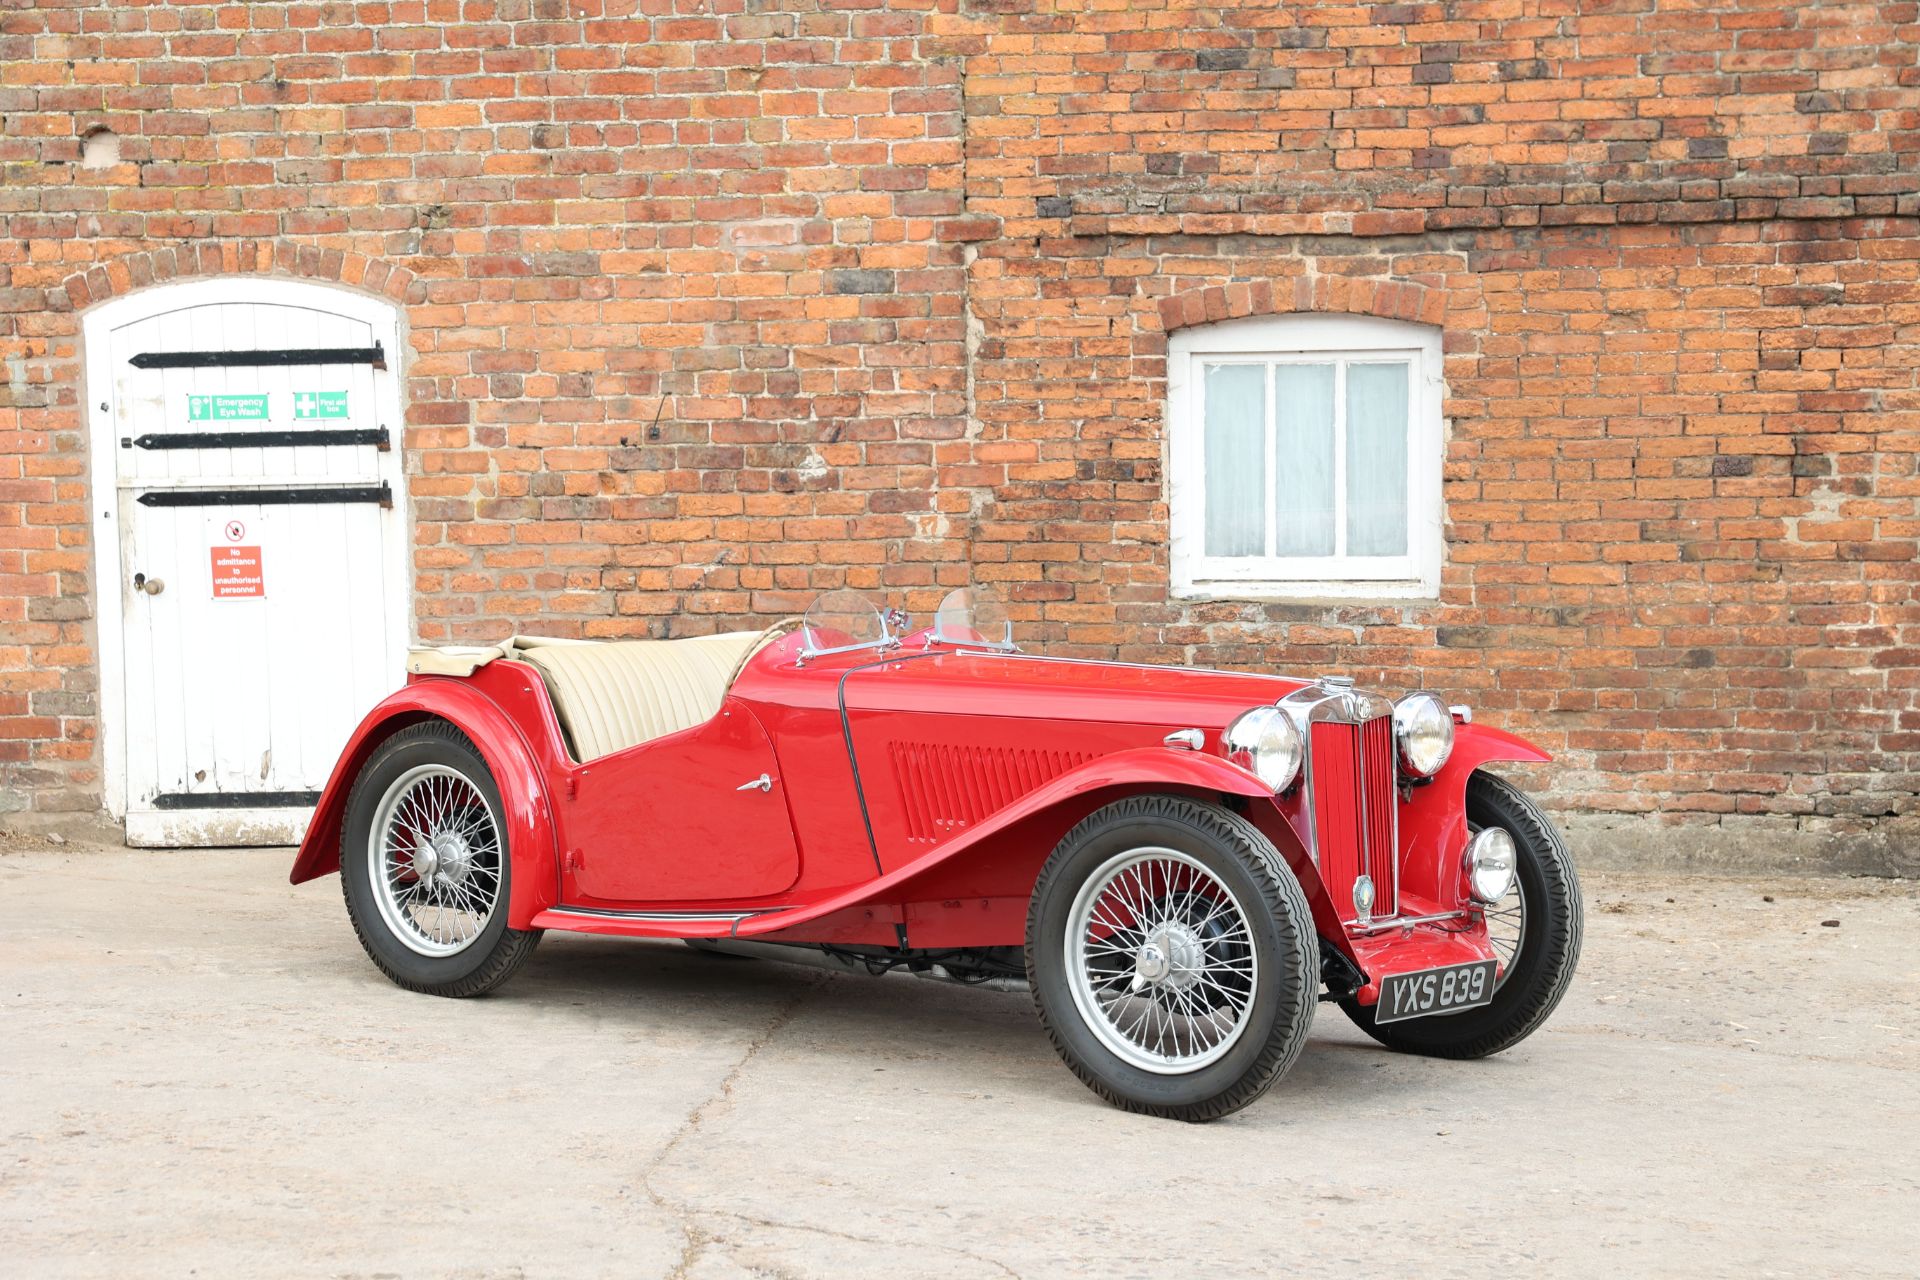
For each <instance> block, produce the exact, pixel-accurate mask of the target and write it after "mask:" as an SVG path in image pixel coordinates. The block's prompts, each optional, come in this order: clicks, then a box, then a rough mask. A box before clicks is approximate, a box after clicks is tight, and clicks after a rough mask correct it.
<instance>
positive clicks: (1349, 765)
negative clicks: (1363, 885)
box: [1310, 716, 1400, 920]
mask: <svg viewBox="0 0 1920 1280" xmlns="http://www.w3.org/2000/svg"><path fill="white" fill-rule="evenodd" d="M1312 728H1313V738H1312V755H1311V758H1310V768H1311V769H1312V787H1313V822H1314V836H1315V839H1316V842H1317V843H1318V844H1319V847H1320V848H1319V852H1320V875H1321V877H1322V878H1323V879H1324V880H1325V881H1326V885H1327V892H1328V893H1329V894H1331V895H1332V897H1333V905H1334V909H1335V910H1337V911H1338V912H1339V913H1340V918H1341V919H1342V920H1352V919H1354V918H1355V917H1356V916H1357V915H1358V912H1356V911H1355V910H1354V906H1353V884H1354V881H1355V880H1357V879H1358V878H1359V877H1360V876H1361V875H1362V874H1365V875H1368V876H1371V877H1372V878H1373V893H1374V898H1373V912H1372V914H1373V916H1374V917H1380V916H1391V915H1393V914H1394V913H1395V912H1396V911H1397V910H1398V909H1399V905H1400V903H1399V872H1398V863H1399V849H1398V844H1399V822H1398V814H1397V812H1396V806H1397V805H1398V803H1399V796H1398V795H1397V794H1396V792H1395V787H1394V751H1393V718H1392V717H1391V716H1375V717H1374V718H1373V719H1371V720H1368V721H1366V722H1365V723H1362V724H1342V723H1338V722H1327V721H1322V722H1319V723H1316V724H1314V725H1313V726H1312Z"/></svg>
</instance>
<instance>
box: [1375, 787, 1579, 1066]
mask: <svg viewBox="0 0 1920 1280" xmlns="http://www.w3.org/2000/svg"><path fill="white" fill-rule="evenodd" d="M1467 822H1468V824H1469V825H1470V826H1472V827H1473V828H1474V829H1475V830H1479V829H1481V828H1483V827H1505V828H1506V829H1507V832H1508V834H1510V835H1511V836H1512V837H1513V843H1514V848H1515V852H1516V853H1517V854H1518V855H1519V857H1518V865H1517V867H1516V868H1515V870H1516V873H1517V875H1518V878H1519V881H1520V892H1521V893H1522V894H1523V895H1524V897H1525V899H1526V927H1525V929H1524V931H1523V932H1522V934H1521V937H1520V950H1519V953H1518V955H1517V957H1516V958H1515V960H1514V964H1513V968H1512V970H1511V972H1509V973H1508V974H1507V975H1506V977H1505V980H1504V981H1503V982H1502V983H1501V985H1500V988H1499V990H1497V991H1495V992H1494V996H1493V1001H1492V1003H1490V1004H1488V1005H1487V1006H1485V1007H1484V1008H1480V1009H1475V1010H1473V1011H1471V1012H1469V1013H1452V1014H1446V1015H1444V1016H1442V1017H1438V1018H1416V1019H1413V1020H1412V1021H1408V1022H1390V1023H1387V1024H1386V1025H1385V1026H1381V1025H1379V1024H1377V1023H1375V1022H1374V1020H1373V1009H1372V1007H1370V1006H1363V1005H1359V1004H1355V1003H1354V1002H1353V1001H1351V1000H1343V1001H1341V1002H1340V1007H1341V1008H1342V1009H1344V1010H1346V1014H1347V1016H1348V1017H1349V1018H1351V1019H1353V1023H1354V1025H1355V1026H1357V1027H1359V1028H1360V1029H1361V1030H1362V1031H1364V1032H1366V1033H1367V1034H1368V1035H1370V1036H1372V1037H1373V1038H1374V1039H1375V1040H1378V1041H1379V1042H1380V1043H1381V1044H1383V1045H1386V1046H1387V1047H1388V1048H1389V1049H1398V1050H1400V1051H1401V1052H1403V1053H1418V1054H1424V1055H1426V1056H1428V1057H1434V1058H1484V1057H1487V1056H1489V1055H1490V1054H1495V1053H1499V1052H1500V1051H1501V1050H1502V1049H1510V1048H1512V1047H1513V1046H1514V1045H1516V1044H1518V1043H1520V1041H1522V1040H1524V1039H1526V1038H1527V1037H1528V1036H1530V1035H1532V1034H1533V1033H1534V1032H1535V1031H1536V1030H1538V1029H1539V1027H1540V1025H1541V1024H1542V1023H1544V1022H1545V1021H1546V1020H1547V1019H1548V1017H1550V1016H1551V1015H1552V1013H1553V1010H1554V1007H1555V1006H1557V1005H1558V1004H1559V1003H1560V998H1561V997H1562V996H1564V995H1566V993H1567V988H1568V986H1570V985H1571V984H1572V982H1573V970H1574V966H1575V964H1576V963H1578V961H1579V959H1580V935H1581V932H1582V929H1583V927H1584V922H1585V909H1584V908H1583V907H1582V905H1581V901H1580V881H1579V879H1578V877H1577V876H1575V874H1574V870H1573V858H1572V857H1571V856H1570V855H1569V854H1568V853H1567V846H1566V842H1565V841H1564V840H1562V839H1561V837H1560V832H1559V831H1558V830H1557V829H1556V828H1555V827H1554V825H1553V823H1552V822H1551V821H1549V820H1548V818H1547V815H1546V814H1544V813H1542V812H1541V811H1540V807H1539V806H1538V805H1536V804H1535V803H1534V802H1533V801H1532V800H1531V799H1529V798H1528V797H1527V795H1526V793H1525V792H1523V791H1521V790H1520V789H1519V788H1518V787H1516V786H1514V785H1513V784H1512V783H1511V782H1508V781H1506V780H1505V779H1504V778H1497V777H1495V776H1494V775H1493V774H1490V773H1475V774H1474V775H1473V776H1472V777H1471V778H1469V779H1467Z"/></svg>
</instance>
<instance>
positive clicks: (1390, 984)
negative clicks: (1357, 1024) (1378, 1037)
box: [1373, 960, 1494, 1023]
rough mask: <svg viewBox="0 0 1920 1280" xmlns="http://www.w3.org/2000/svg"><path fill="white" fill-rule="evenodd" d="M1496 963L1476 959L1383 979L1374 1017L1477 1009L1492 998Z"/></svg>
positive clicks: (1401, 1018) (1424, 1015) (1397, 1018)
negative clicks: (1466, 962)
mask: <svg viewBox="0 0 1920 1280" xmlns="http://www.w3.org/2000/svg"><path fill="white" fill-rule="evenodd" d="M1493 966H1494V962H1493V961H1491V960H1475V961H1472V962H1471V963H1469V964H1450V965H1448V966H1447V967H1446V968H1444V969H1421V970H1419V971H1417V972H1415V973H1396V974H1394V975H1392V976H1391V977H1387V978H1382V979H1381V980H1380V1003H1379V1004H1377V1005H1375V1006H1374V1010H1373V1020H1374V1022H1375V1023H1381V1022H1402V1021H1405V1020H1406V1019H1408V1018H1429V1017H1432V1016H1433V1015H1434V1014H1436V1013H1459V1012H1460V1011H1461V1010H1462V1009H1478V1008H1479V1007H1480V1006H1481V1005H1483V1004H1486V1003H1487V1002H1488V1001H1490V1000H1492V999H1493Z"/></svg>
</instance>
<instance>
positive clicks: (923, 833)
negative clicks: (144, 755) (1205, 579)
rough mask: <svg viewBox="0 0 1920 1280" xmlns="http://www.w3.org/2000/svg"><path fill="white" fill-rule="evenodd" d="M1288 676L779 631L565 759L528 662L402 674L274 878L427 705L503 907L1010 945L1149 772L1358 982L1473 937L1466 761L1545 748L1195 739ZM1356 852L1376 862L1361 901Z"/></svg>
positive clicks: (667, 925) (614, 928)
mask: <svg viewBox="0 0 1920 1280" xmlns="http://www.w3.org/2000/svg"><path fill="white" fill-rule="evenodd" d="M1311 683H1313V682H1311V681H1306V680H1300V679H1290V678H1285V677H1280V676H1268V675H1255V674H1240V673H1229V672H1220V671H1207V670H1194V669H1187V668H1172V667H1148V666H1135V665H1129V664H1124V663H1115V662H1099V661H1080V660H1073V659H1057V658H1049V657H1045V656H1038V655H1027V654H1021V653H1010V652H997V651H991V650H980V649H968V648H965V647H960V646H954V645H948V644H936V643H934V642H932V640H931V638H930V637H929V635H928V633H925V632H922V633H918V634H916V635H914V636H909V637H907V638H906V640H905V641H904V642H903V643H902V644H900V645H899V646H897V647H895V648H893V649H891V650H887V651H884V652H881V653H875V652H873V651H864V652H861V651H855V652H847V653H832V654H821V655H803V641H802V639H801V637H800V636H798V635H788V636H786V637H784V638H782V639H780V640H777V641H775V642H774V643H772V644H770V645H768V646H767V647H766V648H764V649H762V650H760V651H759V652H758V653H757V654H755V655H754V657H753V658H752V659H751V660H750V661H749V662H748V663H747V665H746V667H745V668H744V670H743V671H742V672H741V674H740V676H739V678H738V679H737V680H736V681H735V682H734V684H733V686H732V688H731V689H730V690H729V692H728V694H727V696H726V699H725V702H724V704H723V706H722V708H721V710H720V712H719V713H718V714H717V715H715V716H714V717H713V718H712V719H710V720H708V721H706V722H705V723H702V724H699V725H696V726H694V727H692V728H689V729H685V730H683V731H680V732H677V733H672V734H669V735H667V736H665V737H661V738H656V739H654V740H652V741H648V742H644V743H642V744H640V745H639V746H635V747H631V748H629V749H627V750H623V751H617V752H614V753H613V754H610V755H606V756H602V757H600V758H598V759H594V760H589V761H587V762H585V763H575V762H574V761H572V760H571V759H570V758H569V756H568V753H567V750H566V747H565V740H564V738H563V735H562V732H561V728H560V724H559V721H558V719H557V717H556V714H555V710H554V707H553V704H552V702H551V700H550V698H549V696H548V692H547V688H546V686H545V685H544V684H543V682H542V679H541V676H540V673H539V672H538V671H537V670H536V669H535V668H534V667H533V666H531V665H529V664H527V663H525V662H519V661H512V660H501V661H495V662H490V663H488V664H486V665H484V666H481V667H479V668H478V669H477V670H475V671H473V673H472V674H471V675H469V676H465V677H455V676H438V675H428V676H414V677H412V678H411V679H410V680H409V683H408V684H407V686H406V687H405V688H404V689H402V690H400V691H399V692H397V693H395V694H393V695H392V696H391V697H389V698H387V699H386V700H385V701H383V702H382V703H381V704H380V705H378V706H377V707H375V708H374V709H373V710H372V712H370V713H369V714H368V715H367V717H366V718H365V719H364V720H363V721H362V722H361V724H360V726H359V727H358V729H357V730H356V731H355V733H354V735H353V738H352V740H351V742H350V743H349V745H348V747H347V749H346V751H345V752H344V753H343V754H342V756H341V759H340V761H339V763H338V764H337V765H336V767H335V769H334V772H333V776H332V777H331V779H330V780H329V781H328V783H327V787H326V790H325V791H324V793H323V794H322V797H321V799H320V803H319V807H318V809H317V811H316V813H315V815H314V818H313V821H312V825H311V827H310V828H309V830H308V833H307V836H306V839H305V841H304V842H303V844H302V845H301V848H300V852H299V856H298V858H297V860H296V862H295V864H294V867H293V872H292V880H293V882H294V883H296V884H297V883H300V882H302V881H306V880H311V879H314V878H315V877H318V876H322V875H325V874H327V873H329V872H332V871H335V870H337V869H338V867H339V865H340V850H341V835H342V821H343V814H344V811H345V808H346V803H347V793H348V791H349V789H350V788H351V786H352V784H353V781H354V779H355V777H356V776H357V774H358V773H359V771H360V769H361V766H362V765H363V764H364V763H365V762H366V761H367V759H368V758H369V756H370V755H371V754H372V753H373V751H374V750H375V749H376V748H377V747H378V746H379V744H380V743H381V742H382V741H383V740H384V739H385V738H387V737H388V736H389V735H391V734H393V733H395V732H396V731H397V730H399V729H401V728H404V727H405V726H407V725H410V724H414V723H417V722H420V721H423V720H429V719H435V718H437V719H441V720H445V721H448V722H450V723H451V724H453V725H455V726H457V727H458V728H459V729H460V730H461V732H463V733H464V734H465V735H466V737H467V738H468V739H470V740H471V742H472V743H473V744H474V746H475V747H476V748H477V749H478V750H479V752H480V754H481V755H482V757H483V758H484V759H485V762H486V764H487V766H488V768H489V770H490V771H491V773H492V775H493V778H494V780H495V782H496V783H497V785H498V787H499V791H500V798H501V801H502V805H503V809H504V819H505V823H506V826H507V828H508V830H507V833H506V834H507V839H508V845H509V850H510V857H511V863H512V876H511V887H510V899H509V902H508V904H507V906H508V924H509V926H510V927H511V928H514V929H527V930H548V929H557V930H572V931H577V932H583V933H596V934H615V935H624V936H631V937H652V938H740V939H748V938H755V939H760V940H764V941H771V942H792V943H826V944H839V945H846V946H869V945H870V946H879V947H887V948H902V949H905V948H915V949H919V948H985V947H1018V946H1020V945H1021V944H1022V942H1023V940H1024V937H1025V928H1026V920H1027V912H1028V905H1029V901H1030V899H1031V898H1032V896H1033V891H1034V885H1035V880H1036V877H1037V876H1038V874H1039V872H1040V869H1041V867H1042V864H1043V863H1045V861H1046V860H1047V857H1048V855H1049V853H1050V852H1051V851H1052V850H1053V849H1054V848H1055V846H1056V845H1057V844H1058V843H1059V842H1060V840H1061V839H1062V837H1063V836H1064V835H1065V834H1066V833H1067V832H1068V831H1069V830H1070V829H1071V828H1073V827H1074V825H1075V824H1076V823H1078V822H1080V820H1081V819H1083V818H1085V817H1086V816H1087V815H1088V814H1090V813H1092V812H1093V811H1095V810H1096V809H1099V808H1100V807H1102V806H1104V805H1107V804H1109V803H1111V802H1113V801H1115V800H1117V799H1121V798H1124V797H1126V796H1128V795H1131V794H1138V793H1154V794H1160V795H1165V794H1175V795H1185V796H1190V797H1192V798H1195V799H1200V800H1204V801H1206V802H1209V803H1212V804H1224V805H1225V806H1226V807H1227V808H1229V809H1231V810H1233V811H1234V812H1236V813H1239V814H1240V815H1241V816H1243V817H1245V818H1246V819H1247V820H1249V821H1250V822H1252V823H1253V824H1254V825H1255V826H1257V827H1258V828H1259V830H1260V831H1261V832H1262V833H1264V834H1265V835H1266V836H1267V838H1268V839H1269V840H1270V841H1271V842H1272V844H1273V845H1274V847H1275V848H1277V849H1278V850H1279V851H1280V853H1281V854H1282V856H1283V857H1284V858H1285V859H1286V861H1287V863H1288V864H1289V866H1290V868H1291V870H1292V872H1293V875H1294V876H1295V877H1296V878H1297V879H1298V881H1299V884H1300V886H1301V888H1302V889H1303V891H1304V893H1305V896H1306V899H1307V901H1308V904H1309V905H1310V907H1311V910H1312V914H1313V919H1314V924H1315V927H1316V930H1317V932H1318V933H1319V935H1320V938H1321V940H1322V945H1323V949H1324V948H1325V947H1327V946H1331V947H1332V948H1335V949H1337V950H1338V951H1339V952H1340V953H1341V954H1342V955H1344V956H1345V957H1346V958H1347V960H1349V961H1351V962H1352V964H1353V966H1354V967H1355V969H1357V971H1358V974H1359V975H1360V977H1359V978H1358V979H1357V980H1356V985H1357V988H1358V989H1357V991H1356V993H1355V996H1354V998H1355V999H1356V1000H1357V1001H1358V1003H1359V1004H1361V1005H1370V1004H1372V1003H1373V1002H1374V1001H1375V1000H1376V999H1377V997H1378V990H1379V983H1380V981H1381V979H1383V978H1384V977H1386V976H1388V975H1390V974H1396V973H1405V972H1411V971H1415V970H1424V969H1433V968H1436V967H1439V966H1445V965H1452V964H1460V963H1465V962H1469V961H1480V960H1486V959H1490V958H1492V957H1493V955H1494V953H1493V951H1492V950H1491V948H1490V946H1489V942H1488V937H1487V933H1486V930H1485V927H1484V923H1483V921H1482V919H1481V916H1480V913H1479V911H1478V909H1477V908H1476V907H1475V905H1474V903H1473V901H1472V899H1471V897H1470V896H1469V893H1468V885H1467V879H1466V873H1465V871H1464V870H1463V864H1462V851H1463V849H1464V848H1465V846H1466V844H1467V842H1468V838H1469V833H1468V825H1467V816H1466V808H1465V797H1464V792H1465V788H1466V783H1467V779H1468V777H1469V776H1470V775H1471V774H1472V773H1473V772H1474V770H1476V769H1478V768H1480V767H1481V766H1483V765H1485V764H1487V763H1489V762H1492V761H1514V762H1520V761H1544V760H1546V759H1548V756H1547V754H1546V753H1545V752H1544V751H1541V750H1540V749H1539V748H1537V747H1535V746H1532V745H1530V744H1529V743H1527V742H1524V741H1522V740H1521V739H1519V738H1516V737H1514V736H1512V735H1510V734H1507V733H1502V732H1500V731H1499V730H1496V729H1492V728H1488V727H1484V726H1480V725H1475V724H1472V723H1468V722H1465V718H1464V717H1458V716H1457V717H1456V721H1457V724H1456V733H1455V740H1454V746H1453V750H1452V753H1451V755H1450V756H1449V757H1448V758H1447V761H1446V764H1445V766H1444V767H1443V768H1442V769H1441V770H1440V771H1439V772H1438V773H1437V774H1436V775H1435V776H1434V777H1432V778H1431V779H1427V780H1424V781H1422V782H1420V783H1418V784H1417V785H1416V784H1410V783H1408V782H1406V781H1405V780H1403V779H1401V778H1399V777H1397V776H1396V771H1395V769H1394V767H1393V754H1392V753H1393V750H1394V748H1393V742H1392V740H1391V738H1390V737H1386V736H1379V737H1375V736H1374V735H1373V734H1363V730H1362V726H1360V725H1355V724H1332V723H1329V724H1315V725H1313V726H1311V732H1312V733H1313V735H1314V738H1313V742H1312V749H1313V758H1314V759H1315V760H1316V761H1318V762H1320V763H1319V764H1318V765H1317V766H1316V767H1318V768H1319V771H1320V772H1319V775H1318V776H1316V777H1313V778H1311V779H1309V780H1308V783H1307V785H1302V786H1295V787H1292V788H1291V789H1290V790H1288V791H1286V792H1284V793H1282V794H1280V795H1277V796H1276V795H1275V794H1274V793H1273V792H1272V790H1271V789H1270V788H1268V787H1267V786H1266V785H1265V784H1263V783H1262V782H1261V780H1260V779H1259V778H1257V777H1256V776H1254V774H1253V773H1251V772H1250V771H1249V770H1248V769H1246V768H1243V767H1241V766H1240V765H1239V764H1236V763H1234V762H1232V761H1231V760H1229V759H1228V758H1227V755H1226V751H1225V749H1224V747H1223V745H1222V742H1221V736H1222V733H1223V731H1224V730H1225V729H1226V727H1227V726H1228V724H1229V723H1230V722H1232V721H1233V719H1234V718H1235V717H1236V716H1238V715H1240V714H1241V713H1242V712H1245V711H1246V710H1247V708H1248V707H1250V706H1255V705H1259V704H1272V703H1274V702H1276V701H1277V700H1279V699H1280V698H1282V697H1284V696H1286V695H1287V694H1289V693H1291V692H1293V691H1295V690H1298V689H1301V688H1303V687H1306V686H1307V685H1309V684H1311ZM1373 724H1374V726H1375V727H1377V730H1378V733H1379V734H1380V735H1386V734H1389V733H1390V731H1391V730H1390V726H1389V725H1388V723H1387V722H1386V721H1385V720H1379V721H1375V722H1373ZM1184 730H1199V732H1200V737H1199V745H1198V747H1197V748H1195V747H1191V746H1188V745H1184V744H1181V745H1175V744H1170V742H1169V735H1173V734H1179V733H1180V732H1181V731H1184ZM1363 738H1364V740H1363ZM1188 740H1189V741H1191V735H1188ZM1369 824H1371V825H1370V826H1369ZM1389 824H1391V825H1389ZM1363 828H1365V829H1364V830H1363ZM1396 828H1397V830H1396ZM1363 850H1367V851H1371V852H1368V853H1363V852H1362V851H1363ZM1396 850H1397V854H1396ZM1368 859H1370V861H1369V862H1368V865H1362V863H1363V860H1368ZM1362 874H1368V875H1371V876H1372V879H1373V882H1374V883H1375V884H1376V885H1378V886H1380V888H1379V899H1378V901H1377V903H1376V904H1375V905H1374V907H1373V910H1372V912H1371V914H1370V915H1368V916H1366V917H1364V918H1362V917H1361V915H1360V913H1359V911H1358V910H1357V909H1356V907H1355V904H1354V894H1353V889H1354V882H1355V880H1356V879H1357V878H1358V877H1359V876H1360V875H1362Z"/></svg>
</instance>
